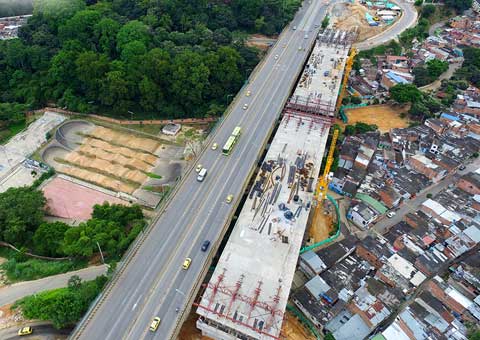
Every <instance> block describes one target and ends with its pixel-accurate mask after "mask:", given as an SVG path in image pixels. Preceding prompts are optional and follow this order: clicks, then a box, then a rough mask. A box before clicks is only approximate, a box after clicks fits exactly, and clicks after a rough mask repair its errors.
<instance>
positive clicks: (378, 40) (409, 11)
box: [354, 0, 418, 50]
mask: <svg viewBox="0 0 480 340" xmlns="http://www.w3.org/2000/svg"><path fill="white" fill-rule="evenodd" d="M393 2H394V3H396V4H397V5H398V6H399V7H400V8H401V9H402V11H403V15H402V17H401V18H400V20H399V21H397V22H396V23H394V24H393V25H392V26H391V27H390V28H388V29H387V30H386V31H384V32H382V33H381V34H379V35H377V36H374V37H372V38H370V39H367V40H365V41H362V42H360V43H358V44H355V45H354V46H355V47H356V48H357V49H359V50H368V49H370V48H373V47H375V46H378V45H381V44H384V43H386V42H388V41H390V40H392V39H395V38H397V36H398V35H400V33H402V32H403V31H404V30H406V29H407V28H410V27H413V26H414V25H415V24H416V22H417V16H418V13H417V10H416V9H415V7H414V6H413V3H410V2H406V1H404V0H398V1H393Z"/></svg>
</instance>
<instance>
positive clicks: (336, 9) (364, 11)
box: [331, 1, 401, 41]
mask: <svg viewBox="0 0 480 340" xmlns="http://www.w3.org/2000/svg"><path fill="white" fill-rule="evenodd" d="M387 5H393V4H391V3H389V2H387V1H379V2H375V3H371V2H366V1H352V2H345V3H338V4H335V5H333V7H332V10H331V19H332V25H333V27H334V28H335V29H338V30H351V29H357V31H358V41H364V40H367V39H369V38H371V37H374V36H376V35H378V34H380V33H381V32H383V31H385V30H387V29H388V28H389V27H390V26H391V25H392V24H393V23H395V22H396V21H397V20H398V18H399V17H400V15H401V11H400V8H399V7H398V6H394V7H393V8H391V6H388V7H387ZM389 7H390V8H389Z"/></svg>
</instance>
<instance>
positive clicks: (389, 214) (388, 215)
mask: <svg viewBox="0 0 480 340" xmlns="http://www.w3.org/2000/svg"><path fill="white" fill-rule="evenodd" d="M393 216H395V211H390V212H389V213H388V214H387V217H388V218H392V217H393Z"/></svg>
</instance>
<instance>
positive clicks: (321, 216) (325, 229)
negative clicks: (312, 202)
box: [308, 204, 333, 243]
mask: <svg viewBox="0 0 480 340" xmlns="http://www.w3.org/2000/svg"><path fill="white" fill-rule="evenodd" d="M325 212H328V214H325ZM312 214H313V217H312V216H311V219H310V220H309V222H310V224H309V225H308V235H309V237H310V238H313V240H314V242H315V243H316V242H320V241H323V240H325V239H327V238H328V237H329V236H330V235H329V233H330V232H331V231H332V222H333V216H332V211H329V209H324V206H323V204H320V205H319V206H318V207H317V208H316V210H314V211H312Z"/></svg>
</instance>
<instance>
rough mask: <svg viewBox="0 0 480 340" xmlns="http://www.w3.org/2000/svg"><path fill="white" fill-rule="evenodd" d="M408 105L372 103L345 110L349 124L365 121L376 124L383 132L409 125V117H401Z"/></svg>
mask: <svg viewBox="0 0 480 340" xmlns="http://www.w3.org/2000/svg"><path fill="white" fill-rule="evenodd" d="M408 109H409V108H408V106H396V107H393V106H390V105H370V106H365V107H359V108H356V109H348V110H345V113H346V115H347V117H348V124H355V123H356V122H363V123H367V124H375V125H377V126H378V129H379V130H380V131H381V132H388V131H390V129H392V128H405V127H408V123H409V122H408V119H406V118H401V117H400V114H401V113H402V112H407V111H408Z"/></svg>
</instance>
